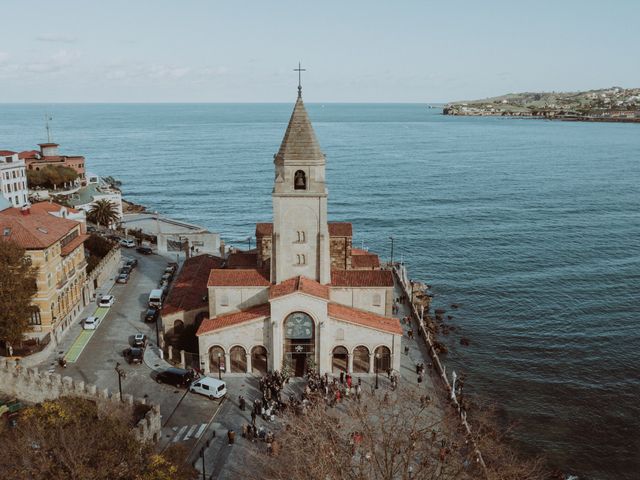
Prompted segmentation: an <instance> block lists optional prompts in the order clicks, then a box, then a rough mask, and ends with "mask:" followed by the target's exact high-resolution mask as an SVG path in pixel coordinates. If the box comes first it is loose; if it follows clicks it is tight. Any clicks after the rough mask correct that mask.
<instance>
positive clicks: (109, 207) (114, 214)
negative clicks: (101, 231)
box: [87, 199, 119, 228]
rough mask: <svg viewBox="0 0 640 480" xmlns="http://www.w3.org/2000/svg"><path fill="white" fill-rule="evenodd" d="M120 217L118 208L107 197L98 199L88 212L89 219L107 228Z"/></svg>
mask: <svg viewBox="0 0 640 480" xmlns="http://www.w3.org/2000/svg"><path fill="white" fill-rule="evenodd" d="M118 218H119V214H118V209H117V208H116V206H115V205H114V204H113V203H111V202H110V201H109V200H106V199H102V200H97V201H96V202H95V203H94V204H93V206H92V207H91V210H89V213H88V214H87V220H89V221H90V222H92V223H95V224H97V225H103V226H105V227H107V228H109V227H110V226H111V225H112V224H114V223H116V222H117V221H118Z"/></svg>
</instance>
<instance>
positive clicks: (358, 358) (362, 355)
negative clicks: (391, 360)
mask: <svg viewBox="0 0 640 480" xmlns="http://www.w3.org/2000/svg"><path fill="white" fill-rule="evenodd" d="M370 356H371V355H370V353H369V349H368V348H367V347H365V346H364V345H359V346H357V347H356V348H354V349H353V373H369V370H370V368H369V364H370Z"/></svg>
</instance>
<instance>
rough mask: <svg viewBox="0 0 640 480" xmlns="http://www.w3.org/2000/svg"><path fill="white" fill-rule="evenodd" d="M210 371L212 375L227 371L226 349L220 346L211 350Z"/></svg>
mask: <svg viewBox="0 0 640 480" xmlns="http://www.w3.org/2000/svg"><path fill="white" fill-rule="evenodd" d="M209 371H210V372H211V373H217V372H218V371H222V372H224V371H225V365H224V349H223V348H222V347H220V346H218V345H215V346H213V347H211V348H210V349H209Z"/></svg>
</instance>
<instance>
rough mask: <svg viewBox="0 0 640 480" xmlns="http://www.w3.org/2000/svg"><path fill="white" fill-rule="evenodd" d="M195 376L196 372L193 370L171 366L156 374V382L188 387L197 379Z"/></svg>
mask: <svg viewBox="0 0 640 480" xmlns="http://www.w3.org/2000/svg"><path fill="white" fill-rule="evenodd" d="M195 376H196V374H195V372H194V371H193V370H184V369H183V368H174V367H171V368H168V369H166V370H164V371H162V372H160V373H158V374H157V375H156V382H158V383H166V384H168V385H173V386H175V387H181V388H186V387H188V386H189V385H190V384H191V382H192V381H193V380H194V379H195Z"/></svg>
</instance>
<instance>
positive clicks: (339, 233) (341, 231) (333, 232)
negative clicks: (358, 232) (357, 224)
mask: <svg viewBox="0 0 640 480" xmlns="http://www.w3.org/2000/svg"><path fill="white" fill-rule="evenodd" d="M329 236H331V237H352V236H353V226H352V225H351V224H350V223H349V222H329Z"/></svg>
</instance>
